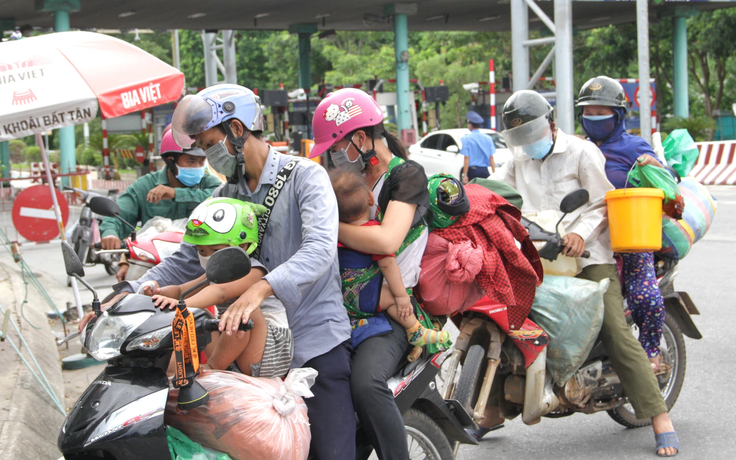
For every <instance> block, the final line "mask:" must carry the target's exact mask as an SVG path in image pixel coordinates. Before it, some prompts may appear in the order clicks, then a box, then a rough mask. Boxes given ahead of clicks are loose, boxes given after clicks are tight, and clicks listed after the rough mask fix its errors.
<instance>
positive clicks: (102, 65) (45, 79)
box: [0, 32, 184, 314]
mask: <svg viewBox="0 0 736 460" xmlns="http://www.w3.org/2000/svg"><path fill="white" fill-rule="evenodd" d="M183 90H184V74H182V73H181V72H180V71H178V70H177V69H175V68H174V67H172V66H170V65H168V64H166V63H165V62H163V61H161V60H160V59H158V58H156V57H154V56H153V55H151V54H149V53H147V52H145V51H143V50H142V49H140V48H137V47H135V46H133V45H131V44H129V43H126V42H124V41H122V40H119V39H117V38H113V37H110V36H108V35H103V34H98V33H94V32H61V33H54V34H49V35H42V36H38V37H32V38H24V39H22V40H17V41H10V42H3V43H0V107H2V110H0V141H7V140H10V139H16V138H19V137H25V136H29V135H32V134H35V135H36V140H37V144H38V146H39V147H40V148H41V155H42V157H43V161H44V166H45V169H46V177H47V179H48V182H49V187H50V192H51V198H52V201H53V203H54V210H55V212H56V219H57V222H58V224H59V231H60V233H61V237H62V239H63V238H64V223H63V221H62V217H61V212H60V211H59V205H58V202H57V199H56V193H55V190H54V185H53V181H52V179H51V172H50V170H49V164H48V158H47V156H46V152H45V150H44V147H43V142H41V134H40V133H42V132H45V131H49V130H51V129H55V128H61V127H64V126H71V125H77V124H82V123H86V122H88V121H90V120H92V119H93V118H95V117H96V116H97V107H98V105H99V108H100V111H101V113H102V117H103V118H113V117H118V116H121V115H125V114H127V113H131V112H137V111H139V110H144V109H147V108H149V107H153V106H156V105H160V104H165V103H167V102H172V101H176V100H178V99H179V98H180V97H181V95H182V92H183ZM105 160H106V161H105V164H106V165H107V164H109V163H108V159H107V158H105ZM72 282H73V283H74V280H73V281H72ZM74 288H75V292H76V283H74ZM78 307H79V305H78ZM80 314H81V311H80Z"/></svg>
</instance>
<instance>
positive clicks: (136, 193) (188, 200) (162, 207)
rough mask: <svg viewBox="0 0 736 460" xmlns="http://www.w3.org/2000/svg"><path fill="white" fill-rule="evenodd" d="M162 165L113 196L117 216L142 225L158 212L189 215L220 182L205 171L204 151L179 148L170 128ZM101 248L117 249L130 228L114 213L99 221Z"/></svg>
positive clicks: (174, 216) (125, 269) (120, 273)
mask: <svg viewBox="0 0 736 460" xmlns="http://www.w3.org/2000/svg"><path fill="white" fill-rule="evenodd" d="M160 151H161V158H162V159H163V160H164V162H165V163H166V166H164V168H163V169H161V170H160V171H156V172H153V173H150V174H146V175H145V176H143V177H139V178H138V179H136V181H135V182H133V184H131V186H130V187H128V189H127V190H126V191H125V193H123V194H122V195H120V197H119V198H118V200H117V203H118V206H120V217H121V218H123V219H124V220H125V221H127V222H130V223H131V224H133V225H135V224H136V223H137V222H140V223H141V225H144V224H145V223H146V222H148V220H149V219H151V218H153V217H156V216H160V217H167V218H169V219H171V220H176V219H183V218H186V217H189V214H191V213H192V211H193V210H194V208H196V207H197V205H199V204H200V203H201V202H203V201H204V200H206V199H207V198H209V197H210V196H211V195H212V192H213V191H214V190H215V188H217V186H218V185H220V184H221V183H222V182H221V181H220V180H219V179H218V178H216V177H215V176H213V175H210V174H207V173H206V172H205V166H204V161H205V154H204V151H203V150H202V149H200V148H196V147H195V148H192V149H187V150H182V149H181V147H179V146H177V145H176V144H175V143H174V140H173V137H172V133H171V131H167V132H166V133H165V134H164V136H163V138H162V139H161V148H160ZM100 234H101V235H102V240H101V241H100V243H101V246H102V249H120V240H122V239H124V238H126V237H127V236H128V235H130V228H128V227H127V226H125V224H123V223H122V222H121V221H120V220H119V219H116V218H115V217H106V218H105V219H104V220H103V221H102V224H100ZM128 268H129V266H128V263H127V262H125V261H124V260H123V261H121V262H120V270H119V271H118V273H117V275H116V277H117V279H118V281H123V280H124V279H125V275H126V274H127V272H128Z"/></svg>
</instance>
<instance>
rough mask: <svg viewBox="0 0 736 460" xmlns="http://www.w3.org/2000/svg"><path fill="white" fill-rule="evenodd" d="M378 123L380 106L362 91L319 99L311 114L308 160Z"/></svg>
mask: <svg viewBox="0 0 736 460" xmlns="http://www.w3.org/2000/svg"><path fill="white" fill-rule="evenodd" d="M382 121H383V111H381V107H379V106H378V103H377V102H376V101H375V99H373V98H372V97H371V96H369V95H368V94H367V93H366V92H364V91H361V90H359V89H355V88H346V89H340V90H337V91H335V92H334V93H332V94H330V95H329V96H327V97H326V98H324V99H322V102H320V103H319V105H318V106H317V110H316V111H315V112H314V118H312V131H313V132H314V146H313V147H312V151H311V152H310V154H309V158H314V157H316V156H319V155H322V154H323V153H324V152H326V151H327V150H328V149H329V148H330V147H331V146H332V144H334V143H335V142H337V141H339V140H340V139H342V138H344V137H345V136H347V135H348V134H349V133H351V132H353V131H355V130H356V129H360V128H366V127H368V126H375V125H377V124H379V123H381V122H382Z"/></svg>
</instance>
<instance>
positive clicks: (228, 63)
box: [222, 30, 238, 85]
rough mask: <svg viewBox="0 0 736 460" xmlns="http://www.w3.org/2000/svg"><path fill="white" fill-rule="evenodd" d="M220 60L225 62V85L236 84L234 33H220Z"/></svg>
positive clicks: (232, 31) (226, 31) (229, 31)
mask: <svg viewBox="0 0 736 460" xmlns="http://www.w3.org/2000/svg"><path fill="white" fill-rule="evenodd" d="M222 58H223V59H222V60H223V61H225V62H224V64H225V83H232V84H233V85H237V84H238V75H237V69H236V64H235V31H234V30H223V31H222Z"/></svg>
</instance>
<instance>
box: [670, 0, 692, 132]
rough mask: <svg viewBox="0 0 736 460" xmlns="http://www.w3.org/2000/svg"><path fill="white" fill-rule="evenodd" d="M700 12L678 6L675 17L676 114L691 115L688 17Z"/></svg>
mask: <svg viewBox="0 0 736 460" xmlns="http://www.w3.org/2000/svg"><path fill="white" fill-rule="evenodd" d="M697 14H698V10H696V9H695V8H690V7H683V6H676V7H675V17H674V19H673V23H674V24H673V25H674V30H673V33H672V38H673V41H674V43H673V46H672V54H673V58H674V59H673V60H674V63H673V68H674V69H673V70H674V74H675V75H674V76H675V79H674V82H673V86H674V88H673V93H674V94H673V96H674V100H673V106H674V107H673V109H674V112H675V116H677V117H683V118H688V117H690V101H689V94H688V81H687V79H688V62H687V18H688V17H690V16H695V15H697Z"/></svg>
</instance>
